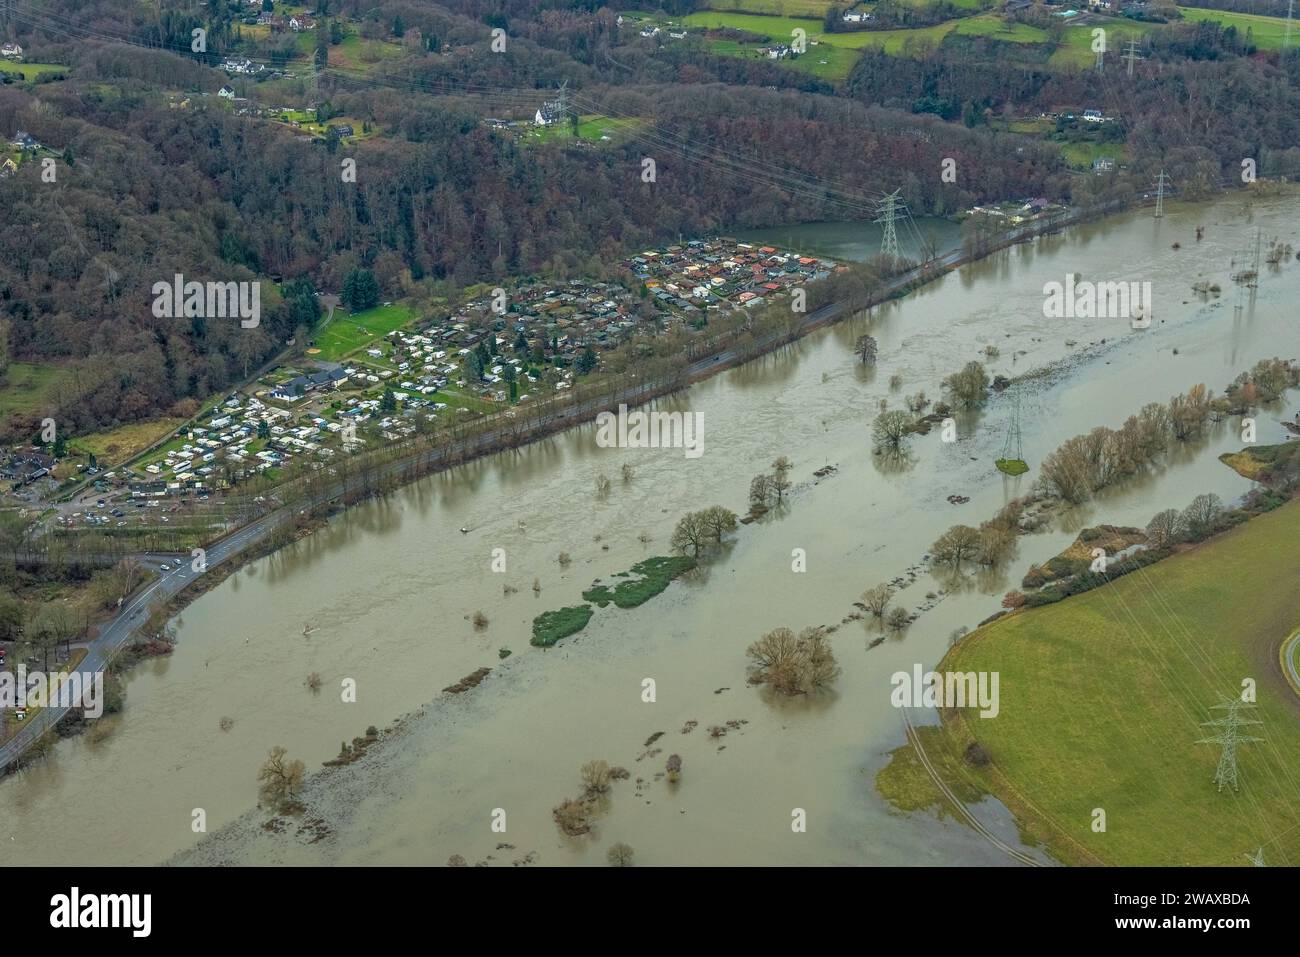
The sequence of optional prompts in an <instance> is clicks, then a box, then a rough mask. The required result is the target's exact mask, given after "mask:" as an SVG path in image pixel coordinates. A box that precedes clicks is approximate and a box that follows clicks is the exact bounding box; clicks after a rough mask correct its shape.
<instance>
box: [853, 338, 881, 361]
mask: <svg viewBox="0 0 1300 957" xmlns="http://www.w3.org/2000/svg"><path fill="white" fill-rule="evenodd" d="M853 351H854V352H855V353H856V354H857V356H858V361H860V362H861V363H862V364H863V365H874V364H875V362H876V352H877V345H876V337H875V336H858V341H857V343H856V344H855V345H854V347H853Z"/></svg>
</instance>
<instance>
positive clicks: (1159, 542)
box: [1147, 508, 1182, 548]
mask: <svg viewBox="0 0 1300 957" xmlns="http://www.w3.org/2000/svg"><path fill="white" fill-rule="evenodd" d="M1181 534H1182V521H1181V520H1180V518H1179V515H1178V509H1176V508H1167V509H1165V510H1164V511H1161V512H1156V514H1155V515H1153V516H1151V521H1149V522H1147V544H1148V545H1150V546H1151V547H1152V548H1165V547H1166V546H1168V545H1172V544H1173V543H1174V542H1176V541H1178V538H1179V536H1180V535H1181Z"/></svg>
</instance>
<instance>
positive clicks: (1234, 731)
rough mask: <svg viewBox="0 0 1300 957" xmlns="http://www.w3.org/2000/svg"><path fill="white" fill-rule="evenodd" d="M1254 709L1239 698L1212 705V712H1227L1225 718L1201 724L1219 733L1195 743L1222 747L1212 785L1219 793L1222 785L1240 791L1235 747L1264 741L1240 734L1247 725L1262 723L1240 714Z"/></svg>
mask: <svg viewBox="0 0 1300 957" xmlns="http://www.w3.org/2000/svg"><path fill="white" fill-rule="evenodd" d="M1254 707H1255V706H1254V705H1253V704H1246V703H1245V702H1244V701H1242V700H1241V699H1240V698H1233V699H1232V700H1230V701H1225V702H1224V703H1223V704H1216V705H1214V708H1213V710H1216V711H1227V712H1228V714H1227V716H1226V717H1223V718H1215V719H1213V720H1211V721H1202V722H1201V725H1202V726H1203V727H1208V728H1216V729H1218V732H1219V733H1218V734H1215V735H1213V736H1211V737H1208V738H1201V739H1200V740H1199V741H1197V742H1196V743H1197V744H1218V745H1222V746H1223V750H1222V751H1221V752H1220V753H1219V766H1218V767H1217V768H1215V770H1214V783H1215V786H1216V787H1217V789H1218V790H1219V791H1222V790H1223V787H1224V785H1227V786H1228V787H1230V788H1232V789H1233V790H1234V791H1237V790H1240V788H1238V787H1237V746H1238V745H1241V744H1246V743H1247V742H1250V741H1263V740H1264V739H1263V738H1256V737H1254V736H1252V735H1248V734H1242V733H1241V729H1242V728H1244V727H1246V726H1247V725H1252V724H1263V722H1262V721H1256V720H1255V719H1254V718H1248V717H1245V716H1244V715H1243V714H1242V709H1244V708H1254ZM1251 713H1253V712H1246V714H1251Z"/></svg>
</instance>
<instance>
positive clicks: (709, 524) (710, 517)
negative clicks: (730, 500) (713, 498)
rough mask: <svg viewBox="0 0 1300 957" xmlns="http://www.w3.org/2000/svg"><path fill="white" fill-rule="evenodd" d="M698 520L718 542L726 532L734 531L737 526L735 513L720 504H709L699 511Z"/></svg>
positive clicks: (719, 542)
mask: <svg viewBox="0 0 1300 957" xmlns="http://www.w3.org/2000/svg"><path fill="white" fill-rule="evenodd" d="M699 516H700V521H702V522H703V523H704V527H705V528H706V529H707V530H708V532H709V534H711V535H712V536H713V539H714V541H715V542H717V543H718V544H721V543H722V536H723V535H725V534H726V533H727V532H734V531H735V530H736V527H737V519H736V513H735V512H733V511H732V510H731V509H729V508H725V507H723V506H721V505H710V506H709V507H708V508H706V509H704V510H703V511H702V512H700V513H699Z"/></svg>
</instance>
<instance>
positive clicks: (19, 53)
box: [0, 43, 23, 60]
mask: <svg viewBox="0 0 1300 957" xmlns="http://www.w3.org/2000/svg"><path fill="white" fill-rule="evenodd" d="M0 57H4V58H5V59H6V60H21V59H22V58H23V48H22V47H20V46H19V45H18V44H16V43H5V44H0Z"/></svg>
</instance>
